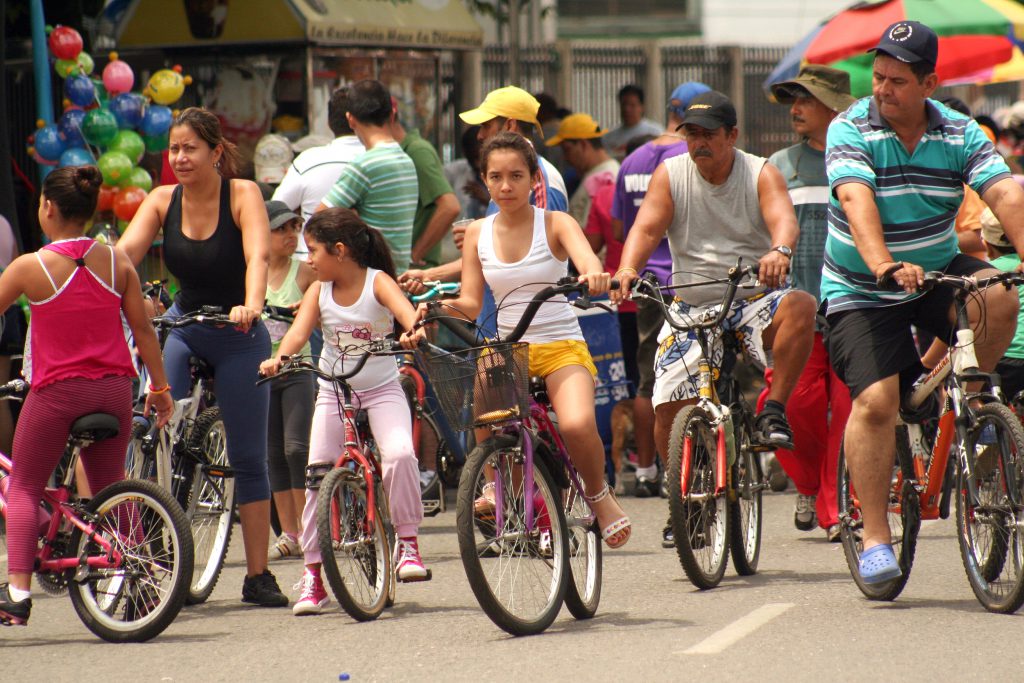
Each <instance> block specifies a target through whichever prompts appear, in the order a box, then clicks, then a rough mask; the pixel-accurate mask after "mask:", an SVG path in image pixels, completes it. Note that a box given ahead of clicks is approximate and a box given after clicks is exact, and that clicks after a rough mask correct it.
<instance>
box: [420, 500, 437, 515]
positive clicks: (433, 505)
mask: <svg viewBox="0 0 1024 683" xmlns="http://www.w3.org/2000/svg"><path fill="white" fill-rule="evenodd" d="M439 514H441V501H439V500H425V501H423V516H424V517H436V516H437V515H439Z"/></svg>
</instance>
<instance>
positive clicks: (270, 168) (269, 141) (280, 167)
mask: <svg viewBox="0 0 1024 683" xmlns="http://www.w3.org/2000/svg"><path fill="white" fill-rule="evenodd" d="M294 157H295V154H294V153H293V152H292V145H291V143H290V142H288V140H287V138H284V137H282V136H280V135H274V134H273V133H271V134H270V135H264V136H263V137H261V138H260V141H259V142H257V143H256V152H255V153H254V154H253V157H252V163H253V166H255V169H256V181H257V182H260V183H270V184H272V185H273V184H277V183H280V182H281V181H282V180H284V174H285V173H287V172H288V166H289V165H290V164H291V163H292V159H293V158H294Z"/></svg>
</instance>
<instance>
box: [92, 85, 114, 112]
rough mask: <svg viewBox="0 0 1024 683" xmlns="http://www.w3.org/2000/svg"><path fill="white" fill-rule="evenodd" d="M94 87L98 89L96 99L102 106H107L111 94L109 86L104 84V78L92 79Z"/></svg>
mask: <svg viewBox="0 0 1024 683" xmlns="http://www.w3.org/2000/svg"><path fill="white" fill-rule="evenodd" d="M92 85H93V88H95V89H96V101H97V102H99V103H100V106H101V107H105V106H107V100H109V99H110V94H109V93H108V92H107V87H106V86H105V85H103V80H102V79H100V78H94V79H92Z"/></svg>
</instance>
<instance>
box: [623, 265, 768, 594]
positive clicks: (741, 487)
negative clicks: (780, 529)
mask: <svg viewBox="0 0 1024 683" xmlns="http://www.w3.org/2000/svg"><path fill="white" fill-rule="evenodd" d="M756 276H757V265H756V264H755V265H752V266H744V265H743V264H742V259H739V260H737V262H736V265H735V266H733V267H732V268H730V269H729V271H728V275H727V277H726V278H725V279H724V280H709V281H707V282H700V283H696V284H693V285H679V284H673V285H668V286H664V287H663V286H661V285H659V283H658V281H657V279H656V278H654V277H652V276H650V275H647V276H645V277H643V278H641V279H640V280H638V281H637V283H636V285H635V287H634V291H633V298H646V299H650V300H651V301H655V302H657V303H659V304H660V305H661V306H662V307H663V308H664V310H665V320H666V321H668V323H669V325H670V326H671V327H672V329H673V330H675V332H676V333H677V334H682V335H689V336H690V338H691V339H692V340H694V341H696V342H697V344H698V345H699V347H700V351H701V355H700V359H699V361H698V362H697V367H698V372H697V388H698V392H699V395H698V398H697V402H696V403H695V404H692V405H687V406H684V407H683V408H682V409H681V410H680V411H679V412H678V413H677V414H676V417H675V418H674V419H673V421H672V429H671V432H670V434H669V445H668V482H669V484H668V490H669V514H670V523H671V525H672V531H673V535H674V541H675V546H676V553H677V554H678V555H679V562H680V564H682V566H683V571H685V572H686V576H687V578H689V579H690V582H691V583H693V585H695V586H696V587H697V588H700V589H702V590H706V589H709V588H714V587H715V586H717V585H718V584H719V583H720V582H721V580H722V577H723V576H724V575H725V570H726V567H727V565H728V560H729V555H730V554H731V555H732V560H733V566H734V567H735V568H736V572H737V573H738V574H740V575H741V576H748V575H751V574H755V573H756V572H757V564H758V560H759V559H760V555H761V511H762V508H761V506H762V500H761V499H762V495H763V493H764V489H765V486H766V482H765V478H764V474H763V473H762V471H761V460H760V457H759V453H760V452H763V451H766V450H770V448H769V447H763V446H758V445H756V444H755V443H754V441H753V438H752V434H753V423H754V412H753V410H752V409H751V407H750V405H749V404H748V403H747V402H746V400H745V399H744V398H743V395H742V392H741V391H740V388H739V383H738V381H737V380H736V378H735V377H734V376H733V375H732V368H733V367H734V365H735V363H736V358H737V355H738V353H739V348H738V344H737V342H736V338H735V335H733V334H731V333H729V332H725V333H722V334H720V335H719V336H720V337H721V343H722V344H723V346H724V351H723V353H722V354H721V358H722V360H721V361H720V362H716V361H715V357H716V354H715V353H714V350H713V348H712V344H713V342H714V341H715V340H714V337H715V336H716V335H718V333H720V332H722V329H721V328H722V323H723V321H724V320H725V318H726V316H728V315H729V313H730V310H731V307H732V304H733V301H734V300H735V297H736V292H737V290H738V289H739V288H740V287H741V286H744V285H743V283H744V281H749V280H750V279H751V278H756ZM707 284H726V285H727V287H726V291H725V295H724V296H723V298H722V302H721V303H720V304H715V305H713V306H705V307H701V308H700V309H698V312H695V313H693V314H692V315H690V314H682V313H680V312H679V310H678V309H677V308H676V307H675V306H672V305H669V304H666V303H665V301H664V299H663V296H662V292H663V291H666V290H680V289H685V288H687V287H691V286H704V285H707ZM751 286H752V285H751Z"/></svg>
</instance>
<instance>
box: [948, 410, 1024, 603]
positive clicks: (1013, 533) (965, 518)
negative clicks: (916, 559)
mask: <svg viewBox="0 0 1024 683" xmlns="http://www.w3.org/2000/svg"><path fill="white" fill-rule="evenodd" d="M965 445H966V451H967V458H968V462H969V463H970V465H971V467H970V469H971V473H970V474H968V473H967V472H966V471H965V470H964V467H963V463H960V467H958V471H957V487H956V528H957V538H958V540H959V545H960V557H961V559H962V560H963V563H964V569H965V570H966V571H967V579H968V581H969V582H970V584H971V590H973V591H974V595H975V596H976V597H977V598H978V601H979V602H980V603H981V604H982V605H983V606H984V607H985V609H987V610H989V611H990V612H999V613H1003V614H1009V613H1013V612H1015V611H1017V609H1019V608H1020V606H1021V604H1022V603H1024V543H1022V540H1021V536H1020V525H1021V523H1024V501H1022V491H1021V477H1022V469H1021V468H1022V463H1024V459H1022V458H1024V455H1022V451H1024V429H1022V428H1021V423H1020V421H1019V420H1018V418H1017V417H1016V416H1015V415H1014V414H1013V412H1012V411H1011V410H1010V409H1009V408H1007V407H1006V406H1005V405H1002V404H998V403H990V404H989V405H986V406H983V407H982V408H980V409H979V410H978V411H977V412H976V413H975V419H974V425H973V426H972V427H971V429H970V430H969V431H968V433H967V443H966V444H965Z"/></svg>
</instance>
